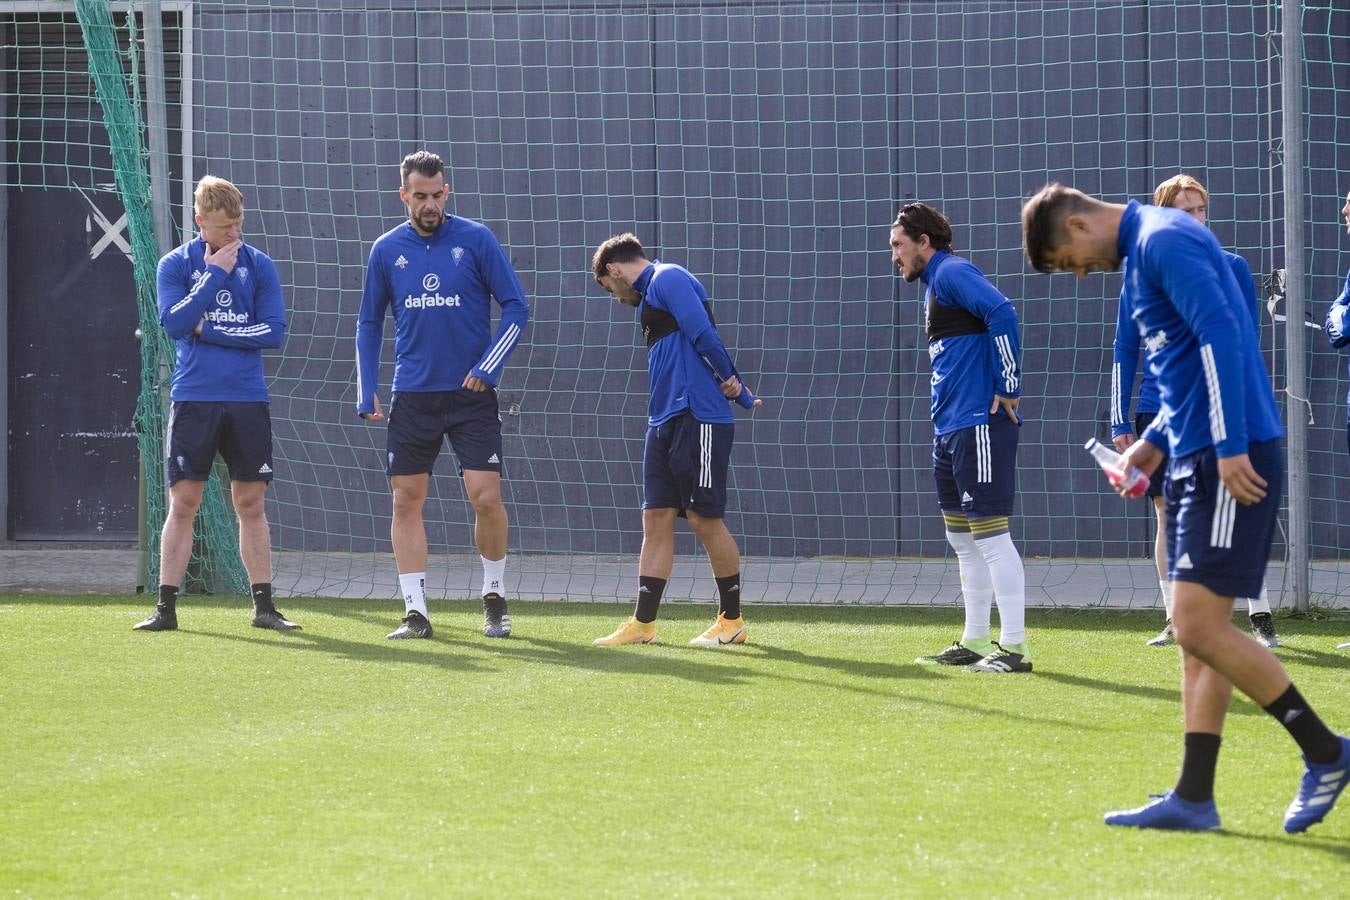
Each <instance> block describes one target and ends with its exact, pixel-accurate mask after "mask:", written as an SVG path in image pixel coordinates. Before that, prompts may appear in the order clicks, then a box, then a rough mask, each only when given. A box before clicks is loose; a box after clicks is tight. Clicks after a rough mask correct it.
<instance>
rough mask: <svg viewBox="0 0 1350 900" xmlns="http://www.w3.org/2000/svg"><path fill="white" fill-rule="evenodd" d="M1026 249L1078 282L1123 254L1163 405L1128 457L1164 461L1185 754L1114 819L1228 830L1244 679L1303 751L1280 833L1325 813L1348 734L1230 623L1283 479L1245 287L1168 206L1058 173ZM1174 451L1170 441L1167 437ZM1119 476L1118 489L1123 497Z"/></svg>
mask: <svg viewBox="0 0 1350 900" xmlns="http://www.w3.org/2000/svg"><path fill="white" fill-rule="evenodd" d="M1022 229H1023V234H1024V238H1025V242H1026V252H1027V257H1028V258H1029V259H1030V260H1031V264H1032V265H1033V266H1034V267H1035V268H1036V269H1037V270H1039V271H1042V272H1053V271H1057V270H1062V271H1066V272H1072V273H1074V274H1075V275H1077V276H1078V277H1079V278H1083V277H1086V276H1087V274H1088V273H1089V272H1093V271H1102V272H1105V271H1113V270H1115V269H1118V268H1120V266H1121V264H1122V262H1124V263H1126V269H1125V287H1124V290H1125V291H1126V292H1127V293H1128V294H1129V299H1130V305H1131V308H1132V309H1133V310H1134V313H1133V318H1134V322H1135V324H1136V326H1137V328H1138V329H1139V333H1140V335H1141V337H1142V340H1143V343H1144V346H1145V348H1146V349H1147V354H1148V365H1149V367H1150V368H1151V369H1152V371H1153V373H1154V374H1155V375H1156V377H1157V379H1158V392H1159V396H1160V399H1161V407H1162V409H1161V412H1160V413H1159V414H1158V417H1157V418H1156V419H1154V420H1153V422H1152V424H1150V425H1149V427H1148V428H1147V429H1146V430H1145V431H1144V433H1143V435H1141V439H1140V440H1138V441H1136V442H1135V443H1134V444H1132V445H1130V447H1129V448H1128V449H1127V450H1126V451H1125V453H1124V462H1123V465H1125V466H1134V467H1136V468H1138V469H1140V470H1142V471H1143V472H1144V473H1145V474H1151V473H1152V472H1153V470H1154V469H1155V468H1157V466H1158V465H1159V463H1160V462H1161V460H1162V459H1163V456H1164V452H1165V453H1166V457H1167V466H1168V468H1167V481H1166V485H1165V490H1166V495H1167V559H1168V577H1169V578H1170V580H1171V581H1172V624H1173V627H1174V630H1175V633H1176V640H1177V644H1178V645H1180V647H1181V661H1182V670H1181V671H1182V674H1181V697H1182V704H1181V705H1182V718H1183V721H1184V723H1185V724H1184V727H1185V738H1184V745H1185V753H1184V755H1183V757H1182V763H1181V776H1180V778H1179V779H1178V781H1177V784H1176V787H1174V788H1173V789H1172V790H1170V791H1168V792H1167V793H1165V794H1163V795H1161V796H1160V797H1157V798H1156V799H1154V800H1153V801H1151V802H1149V803H1147V804H1145V805H1144V806H1142V807H1139V808H1138V809H1132V810H1126V811H1121V812H1112V813H1108V814H1107V815H1106V823H1107V824H1108V825H1121V826H1131V827H1136V828H1165V829H1176V830H1183V831H1206V830H1210V829H1214V828H1218V827H1219V813H1218V809H1217V808H1216V807H1215V805H1214V772H1215V766H1216V763H1217V761H1218V755H1219V744H1220V736H1221V734H1222V732H1223V723H1224V717H1225V714H1226V713H1227V710H1228V705H1229V702H1230V700H1231V699H1232V692H1233V686H1234V685H1236V686H1237V687H1238V689H1239V690H1241V691H1242V692H1243V693H1244V694H1246V695H1247V696H1248V697H1251V698H1252V699H1253V700H1255V701H1256V702H1257V703H1258V704H1260V705H1261V706H1262V707H1264V708H1265V710H1266V711H1267V712H1269V713H1270V714H1271V715H1272V716H1274V717H1275V718H1276V719H1277V720H1278V721H1279V722H1280V723H1281V724H1283V725H1284V727H1285V728H1286V729H1288V731H1289V733H1290V735H1291V736H1292V737H1293V739H1294V740H1295V741H1296V742H1297V743H1298V745H1299V748H1300V749H1301V750H1302V751H1303V756H1304V763H1305V769H1304V775H1303V779H1302V782H1301V783H1300V785H1299V789H1298V793H1297V794H1296V795H1295V797H1294V800H1293V802H1292V803H1290V805H1289V808H1288V810H1287V811H1286V812H1285V818H1284V828H1285V830H1286V831H1288V832H1300V831H1305V830H1307V829H1308V828H1309V827H1310V826H1312V825H1314V824H1316V823H1317V822H1320V821H1321V820H1322V818H1323V817H1324V816H1326V814H1327V813H1328V812H1329V811H1330V810H1331V807H1332V805H1333V804H1334V803H1335V802H1336V798H1337V797H1338V796H1339V795H1340V793H1341V791H1342V790H1343V789H1344V788H1345V785H1346V782H1347V780H1350V739H1347V738H1344V737H1339V736H1337V735H1336V734H1334V733H1333V732H1332V731H1331V730H1330V729H1328V728H1327V726H1326V725H1325V724H1323V722H1322V720H1321V719H1319V718H1318V716H1317V714H1316V713H1314V712H1313V709H1312V707H1311V705H1309V704H1308V702H1307V701H1305V700H1304V699H1303V697H1302V696H1301V695H1300V694H1299V692H1298V689H1297V688H1295V687H1294V685H1293V683H1292V682H1291V681H1290V679H1289V676H1288V675H1287V674H1286V673H1285V671H1284V668H1283V666H1281V665H1280V661H1279V660H1278V659H1276V658H1275V655H1274V654H1273V653H1271V651H1270V649H1269V648H1267V647H1265V646H1263V645H1262V644H1261V643H1260V642H1258V641H1256V640H1254V639H1252V638H1251V637H1250V636H1248V635H1247V634H1246V633H1245V632H1243V631H1241V630H1240V629H1238V628H1236V627H1235V626H1234V625H1233V623H1232V619H1231V617H1232V610H1233V598H1234V597H1237V596H1247V597H1251V596H1255V595H1256V594H1257V592H1258V591H1259V590H1260V587H1261V584H1262V582H1263V581H1264V579H1265V571H1266V561H1267V559H1269V556H1270V545H1271V539H1272V536H1273V534H1274V530H1275V520H1276V516H1277V514H1278V510H1279V501H1280V487H1281V482H1282V480H1283V478H1284V465H1283V454H1282V451H1281V447H1280V437H1281V436H1282V435H1283V433H1284V429H1283V428H1282V426H1281V425H1280V419H1279V413H1278V410H1277V409H1276V406H1275V398H1274V395H1273V394H1272V393H1271V389H1270V377H1269V375H1268V374H1267V373H1266V366H1265V361H1264V360H1263V359H1262V357H1261V350H1260V347H1259V346H1258V344H1257V340H1256V330H1255V327H1254V326H1253V324H1252V318H1251V314H1250V313H1249V312H1248V311H1247V310H1246V309H1244V308H1243V300H1242V291H1241V290H1240V288H1239V287H1238V285H1237V283H1236V280H1235V279H1234V277H1233V271H1232V269H1231V268H1230V267H1229V265H1228V262H1227V261H1226V260H1225V259H1224V256H1223V248H1221V247H1220V246H1219V242H1218V241H1217V240H1215V238H1214V235H1213V234H1212V233H1211V232H1210V231H1209V229H1207V228H1205V227H1204V226H1203V225H1201V224H1200V223H1199V222H1197V221H1196V220H1195V219H1193V218H1192V217H1191V216H1188V215H1186V214H1185V213H1183V212H1181V211H1179V210H1176V209H1170V208H1160V207H1155V206H1143V205H1141V204H1139V203H1138V202H1136V201H1133V200H1132V201H1130V202H1129V203H1128V204H1120V203H1105V202H1103V201H1101V200H1097V199H1095V198H1091V197H1088V196H1087V195H1086V194H1083V193H1082V192H1080V191H1076V190H1074V189H1073V188H1067V187H1064V186H1063V185H1059V184H1050V185H1047V186H1046V187H1045V188H1044V189H1042V190H1041V191H1040V192H1039V193H1037V194H1036V196H1034V197H1032V198H1031V199H1030V200H1028V201H1027V202H1026V204H1025V205H1024V206H1023V207H1022ZM1164 446H1166V447H1167V450H1166V451H1164V450H1163V449H1162V448H1163V447H1164ZM1126 489H1127V488H1126V487H1125V486H1124V484H1123V482H1122V486H1121V487H1120V488H1119V489H1118V490H1120V492H1121V494H1122V496H1123V495H1124V493H1125V492H1126Z"/></svg>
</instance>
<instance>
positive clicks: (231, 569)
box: [75, 0, 248, 594]
mask: <svg viewBox="0 0 1350 900" xmlns="http://www.w3.org/2000/svg"><path fill="white" fill-rule="evenodd" d="M75 12H76V15H77V16H78V18H79V24H80V29H81V32H82V33H83V35H84V43H85V48H86V50H87V51H88V59H89V77H90V78H91V79H92V80H93V82H94V86H95V89H96V91H97V95H98V101H99V105H100V106H101V107H102V109H103V123H104V127H105V128H106V129H107V133H108V140H109V145H110V146H111V148H112V156H113V174H114V176H115V178H116V180H117V188H118V191H119V193H120V194H121V197H122V203H123V205H124V207H125V209H126V213H127V221H128V232H129V233H130V239H131V248H132V254H131V255H132V265H133V267H134V269H135V276H136V308H137V318H138V323H139V329H140V332H139V333H140V342H141V392H140V396H139V398H138V400H137V403H136V412H135V417H134V420H133V422H134V426H135V430H136V434H137V442H138V444H139V446H140V450H141V459H142V461H143V466H142V470H143V471H142V479H143V481H142V485H143V487H142V490H143V495H144V503H145V521H146V527H145V528H144V534H143V535H142V553H143V559H144V563H143V566H144V570H145V572H146V576H145V577H146V580H145V583H144V584H145V587H146V588H147V589H153V586H154V585H156V584H158V583H159V544H160V532H159V526H160V524H161V523H163V521H164V517H165V514H166V507H167V503H166V497H165V488H164V467H163V458H164V446H165V444H164V438H165V426H166V413H165V398H166V397H167V396H168V386H169V382H170V380H171V377H172V370H173V363H174V342H173V341H172V340H170V338H169V336H168V335H167V334H166V333H165V332H164V329H163V328H161V327H160V325H159V311H158V306H157V304H156V298H155V268H156V263H157V262H158V261H159V257H160V250H161V249H162V248H160V247H158V246H157V244H156V241H155V232H154V223H153V218H152V213H151V209H150V204H151V193H150V177H149V174H148V169H147V167H146V158H147V152H146V149H145V141H144V140H143V136H144V132H145V127H144V124H143V121H142V118H141V97H140V91H139V84H140V80H139V78H138V67H139V60H140V54H139V52H138V42H137V37H136V16H135V15H134V14H131V13H128V14H126V16H125V23H126V24H125V29H124V30H122V31H119V30H118V29H117V27H116V26H115V25H114V24H113V20H112V14H111V12H110V10H109V4H107V3H106V2H98V0H77V2H76V4H75ZM119 37H121V38H124V39H125V47H119V44H118V40H119ZM184 587H185V589H186V590H188V591H189V592H191V591H205V592H208V593H214V592H226V591H229V592H233V593H240V594H247V593H248V578H247V576H246V575H245V573H244V570H243V566H242V564H241V563H240V561H239V542H238V537H237V534H236V532H235V528H234V516H233V513H232V512H231V510H230V507H229V503H228V502H227V500H226V499H225V496H224V492H223V490H222V482H221V479H220V477H219V473H218V472H213V473H212V474H211V477H210V479H209V480H208V481H207V484H206V489H205V491H204V494H203V497H202V506H201V510H200V512H199V513H198V515H197V519H196V522H195V524H194V529H193V558H192V560H191V562H190V563H189V567H188V576H187V578H186V579H185V584H184Z"/></svg>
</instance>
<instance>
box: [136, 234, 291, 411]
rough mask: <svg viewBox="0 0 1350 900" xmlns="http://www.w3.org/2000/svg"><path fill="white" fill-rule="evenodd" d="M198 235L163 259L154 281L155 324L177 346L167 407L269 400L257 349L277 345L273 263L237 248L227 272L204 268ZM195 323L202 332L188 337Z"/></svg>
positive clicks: (278, 301)
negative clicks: (187, 402)
mask: <svg viewBox="0 0 1350 900" xmlns="http://www.w3.org/2000/svg"><path fill="white" fill-rule="evenodd" d="M205 255H206V242H205V241H203V240H202V239H201V237H200V236H199V237H196V238H194V239H193V240H190V241H188V242H187V243H186V244H183V245H182V246H181V247H178V248H177V249H175V250H170V251H169V252H168V253H166V254H164V257H163V258H162V259H161V260H160V261H159V268H158V270H157V272H156V275H155V283H156V293H157V300H158V305H159V323H160V324H161V325H163V326H164V330H165V331H167V332H168V333H169V337H171V338H173V339H174V340H175V341H176V342H177V345H178V353H177V363H176V365H175V366H174V370H173V387H172V389H171V390H170V393H169V396H170V398H171V399H172V400H174V401H175V402H178V401H184V400H190V401H233V402H244V403H252V402H259V401H261V402H263V403H266V402H268V400H269V399H270V398H269V396H268V393H267V380H266V379H265V378H264V377H263V360H262V351H263V350H269V349H275V348H277V347H280V346H281V342H282V340H283V339H284V338H285V336H286V308H285V303H284V301H283V300H282V297H281V279H280V278H278V277H277V267H276V264H275V263H273V262H272V260H271V259H270V258H269V257H268V256H267V254H266V253H263V252H262V251H261V250H258V249H257V248H255V247H250V246H249V245H248V244H244V245H242V246H241V247H240V248H239V254H238V255H237V256H236V257H235V262H234V268H233V269H231V270H230V271H229V272H228V273H227V272H226V271H225V270H224V269H222V268H221V267H220V266H208V265H207V264H206V260H205ZM198 323H201V326H202V333H201V334H194V333H193V332H194V331H195V330H196V328H197V324H198Z"/></svg>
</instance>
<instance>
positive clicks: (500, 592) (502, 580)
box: [478, 556, 506, 597]
mask: <svg viewBox="0 0 1350 900" xmlns="http://www.w3.org/2000/svg"><path fill="white" fill-rule="evenodd" d="M478 558H479V559H481V560H482V561H483V596H484V597H486V596H487V595H488V594H496V595H497V596H499V597H505V596H506V557H505V556H503V557H502V558H501V559H496V560H493V559H488V558H487V557H486V556H480V557H478Z"/></svg>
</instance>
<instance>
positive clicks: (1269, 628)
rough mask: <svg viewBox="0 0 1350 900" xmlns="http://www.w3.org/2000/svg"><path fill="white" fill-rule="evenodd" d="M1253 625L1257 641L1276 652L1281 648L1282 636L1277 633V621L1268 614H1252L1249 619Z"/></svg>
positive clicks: (1253, 632)
mask: <svg viewBox="0 0 1350 900" xmlns="http://www.w3.org/2000/svg"><path fill="white" fill-rule="evenodd" d="M1247 618H1248V619H1250V620H1251V623H1252V634H1254V635H1255V636H1256V639H1257V640H1258V641H1260V642H1261V643H1263V644H1265V645H1266V646H1267V647H1269V648H1270V649H1272V650H1274V649H1275V648H1276V647H1278V646H1280V636H1279V635H1278V634H1276V633H1275V620H1274V619H1273V618H1271V615H1270V613H1268V612H1259V613H1252V614H1251V615H1250V616H1248V617H1247Z"/></svg>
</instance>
